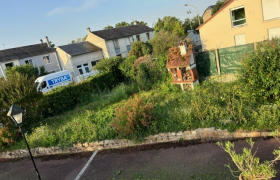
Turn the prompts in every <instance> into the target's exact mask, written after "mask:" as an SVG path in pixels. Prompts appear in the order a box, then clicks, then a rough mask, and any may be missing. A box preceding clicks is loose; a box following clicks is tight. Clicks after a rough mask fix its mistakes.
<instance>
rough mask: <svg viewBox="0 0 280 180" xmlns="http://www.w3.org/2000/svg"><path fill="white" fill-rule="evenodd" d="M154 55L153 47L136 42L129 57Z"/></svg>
mask: <svg viewBox="0 0 280 180" xmlns="http://www.w3.org/2000/svg"><path fill="white" fill-rule="evenodd" d="M151 53H152V45H151V44H149V43H143V42H141V41H136V42H134V43H133V44H132V45H131V50H130V52H129V54H128V56H135V57H136V58H139V57H141V56H144V55H149V54H151Z"/></svg>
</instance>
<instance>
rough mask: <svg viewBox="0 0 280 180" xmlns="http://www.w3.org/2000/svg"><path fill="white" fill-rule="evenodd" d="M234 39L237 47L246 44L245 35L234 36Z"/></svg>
mask: <svg viewBox="0 0 280 180" xmlns="http://www.w3.org/2000/svg"><path fill="white" fill-rule="evenodd" d="M234 38H235V45H236V46H240V45H244V44H246V41H245V34H241V35H236V36H234Z"/></svg>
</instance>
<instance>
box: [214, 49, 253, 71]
mask: <svg viewBox="0 0 280 180" xmlns="http://www.w3.org/2000/svg"><path fill="white" fill-rule="evenodd" d="M253 50H254V44H247V45H243V46H234V47H229V48H223V49H218V54H219V60H220V68H221V74H236V73H237V71H238V69H239V68H240V67H241V62H240V61H241V60H242V58H243V57H244V56H245V54H246V53H247V52H250V51H253Z"/></svg>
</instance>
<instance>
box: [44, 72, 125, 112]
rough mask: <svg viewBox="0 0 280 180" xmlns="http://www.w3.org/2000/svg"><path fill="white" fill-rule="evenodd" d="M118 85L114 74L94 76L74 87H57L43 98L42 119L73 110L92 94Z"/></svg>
mask: <svg viewBox="0 0 280 180" xmlns="http://www.w3.org/2000/svg"><path fill="white" fill-rule="evenodd" d="M119 83H120V79H118V77H116V76H114V73H112V72H107V73H104V74H100V75H96V76H94V77H91V78H90V79H88V80H86V81H83V82H82V83H79V84H76V85H69V86H63V87H58V88H56V89H54V90H52V91H50V92H49V93H46V94H45V95H44V97H43V100H42V103H41V106H42V107H43V108H44V109H45V110H44V111H43V116H44V117H49V116H54V115H58V114H61V113H62V112H65V111H69V110H71V109H73V108H74V107H75V106H76V105H77V104H78V103H80V102H83V101H84V100H86V99H88V97H89V96H90V95H91V94H92V93H98V92H100V91H103V90H105V89H108V90H111V89H112V88H113V87H114V86H116V85H118V84H119Z"/></svg>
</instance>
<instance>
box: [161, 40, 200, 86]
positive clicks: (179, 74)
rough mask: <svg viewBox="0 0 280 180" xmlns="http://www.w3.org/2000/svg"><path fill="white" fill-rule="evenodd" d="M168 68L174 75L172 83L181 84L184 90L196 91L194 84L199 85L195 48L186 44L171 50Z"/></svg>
mask: <svg viewBox="0 0 280 180" xmlns="http://www.w3.org/2000/svg"><path fill="white" fill-rule="evenodd" d="M166 68H167V69H168V71H169V72H170V73H171V75H172V78H173V81H172V82H171V83H173V84H179V85H180V86H181V88H182V90H185V89H194V84H198V83H199V80H198V72H197V68H196V60H195V56H194V52H193V47H192V45H188V44H187V43H186V42H180V44H179V47H176V48H170V49H169V54H168V60H167V64H166Z"/></svg>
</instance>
